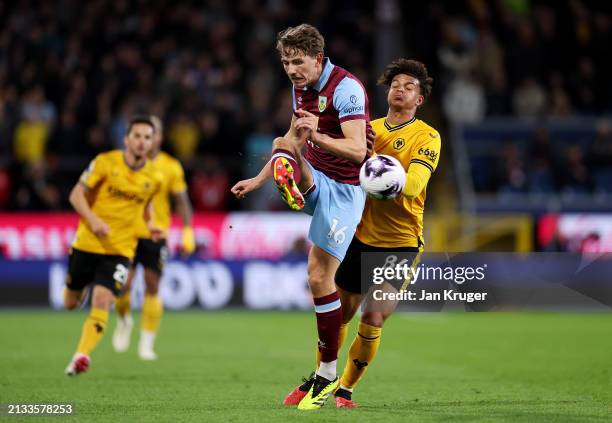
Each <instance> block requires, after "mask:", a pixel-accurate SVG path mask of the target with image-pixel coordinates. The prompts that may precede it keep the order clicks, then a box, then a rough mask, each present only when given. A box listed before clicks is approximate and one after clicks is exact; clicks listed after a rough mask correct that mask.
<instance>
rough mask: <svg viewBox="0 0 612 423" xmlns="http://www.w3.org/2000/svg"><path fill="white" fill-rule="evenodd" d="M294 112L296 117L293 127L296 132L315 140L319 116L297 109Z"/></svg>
mask: <svg viewBox="0 0 612 423" xmlns="http://www.w3.org/2000/svg"><path fill="white" fill-rule="evenodd" d="M295 114H296V115H297V116H298V118H297V119H296V120H295V129H296V131H297V133H298V134H300V135H305V136H306V137H308V138H310V140H311V141H312V142H316V141H317V128H318V127H319V118H318V117H317V116H315V115H313V114H312V113H310V112H309V111H306V110H303V109H297V110H296V111H295Z"/></svg>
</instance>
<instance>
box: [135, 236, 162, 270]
mask: <svg viewBox="0 0 612 423" xmlns="http://www.w3.org/2000/svg"><path fill="white" fill-rule="evenodd" d="M167 258H168V249H167V248H166V240H165V239H162V240H159V241H153V240H152V239H144V238H140V239H139V240H138V246H137V247H136V256H135V257H134V266H136V265H137V264H138V263H140V264H142V266H143V267H144V268H145V269H151V270H153V271H154V272H157V273H158V274H160V275H161V273H162V272H163V270H164V265H165V264H166V259H167Z"/></svg>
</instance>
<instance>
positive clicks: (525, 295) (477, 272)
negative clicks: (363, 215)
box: [0, 252, 612, 312]
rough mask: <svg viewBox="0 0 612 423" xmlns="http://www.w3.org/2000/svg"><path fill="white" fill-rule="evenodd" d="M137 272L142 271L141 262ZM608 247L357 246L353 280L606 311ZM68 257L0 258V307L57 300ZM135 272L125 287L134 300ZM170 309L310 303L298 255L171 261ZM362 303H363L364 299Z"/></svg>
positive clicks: (437, 301)
mask: <svg viewBox="0 0 612 423" xmlns="http://www.w3.org/2000/svg"><path fill="white" fill-rule="evenodd" d="M139 271H140V270H139ZM610 275H612V253H542V252H538V253H415V252H385V253H363V254H362V256H361V269H359V268H356V269H353V273H352V276H353V278H354V280H350V281H346V280H345V281H339V282H340V283H341V284H342V285H344V286H345V287H346V286H350V287H352V288H351V289H353V288H355V289H356V291H359V290H361V292H363V293H366V295H364V298H365V299H366V300H365V302H364V307H365V306H368V305H370V306H373V307H381V309H382V310H387V309H388V308H392V309H394V308H395V307H398V308H399V309H402V310H406V311H508V310H511V311H522V310H524V311H531V310H560V311H564V310H589V311H606V312H610V311H612V278H610ZM65 280H66V261H65V260H61V261H60V260H0V307H2V306H13V307H14V306H51V307H53V308H56V309H60V308H62V297H63V295H62V293H63V289H64V284H65ZM143 288H144V287H143V282H142V275H141V274H140V273H139V274H138V275H137V278H136V283H135V287H134V291H133V293H132V301H133V306H134V307H136V308H138V307H139V306H140V304H141V302H142V297H143ZM161 295H162V298H163V301H164V304H165V307H166V308H167V309H170V310H183V309H186V308H191V307H195V308H202V309H219V308H225V307H245V308H249V309H309V308H311V307H312V300H311V295H310V291H309V288H308V284H307V265H306V257H305V256H301V257H298V256H294V257H290V256H287V257H284V258H282V259H278V260H262V259H250V260H216V259H206V260H200V259H190V260H171V261H169V262H168V264H167V266H166V268H165V270H164V273H163V276H162V282H161ZM368 303H369V304H368Z"/></svg>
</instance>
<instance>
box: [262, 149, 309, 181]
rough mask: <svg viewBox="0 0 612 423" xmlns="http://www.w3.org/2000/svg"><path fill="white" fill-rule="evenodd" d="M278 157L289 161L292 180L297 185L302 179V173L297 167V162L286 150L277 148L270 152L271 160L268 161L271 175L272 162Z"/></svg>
mask: <svg viewBox="0 0 612 423" xmlns="http://www.w3.org/2000/svg"><path fill="white" fill-rule="evenodd" d="M278 157H284V158H285V159H287V160H288V161H289V164H290V165H291V167H292V168H293V180H294V181H295V183H296V184H299V183H300V180H301V179H302V173H301V171H300V166H298V163H297V160H295V157H294V156H293V154H292V153H291V152H290V151H288V150H283V149H282V148H277V149H276V150H274V151H272V158H271V159H270V166H272V174H273V175H274V161H275V160H276V159H277V158H278Z"/></svg>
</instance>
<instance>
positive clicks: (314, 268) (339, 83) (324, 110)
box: [232, 24, 369, 410]
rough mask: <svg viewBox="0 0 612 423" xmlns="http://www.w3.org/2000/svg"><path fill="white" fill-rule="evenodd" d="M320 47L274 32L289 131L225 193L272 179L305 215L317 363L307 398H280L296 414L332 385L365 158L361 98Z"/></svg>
mask: <svg viewBox="0 0 612 423" xmlns="http://www.w3.org/2000/svg"><path fill="white" fill-rule="evenodd" d="M324 46H325V41H324V39H323V36H322V35H321V34H320V33H319V31H318V30H317V29H316V28H314V27H312V26H310V25H306V24H303V25H299V26H297V27H292V28H291V27H290V28H287V29H286V30H284V31H282V32H281V33H279V34H278V38H277V50H278V52H279V54H280V56H281V62H282V64H283V67H284V69H285V72H286V73H287V76H288V77H289V79H290V80H291V82H293V111H294V115H293V117H292V119H291V125H290V128H289V131H288V132H287V134H286V135H285V136H284V137H281V138H276V139H275V140H274V143H273V146H272V148H273V151H272V158H271V160H270V162H269V164H267V165H266V166H264V168H263V169H262V171H261V172H260V173H259V175H257V176H256V177H255V178H251V179H248V180H245V181H240V182H238V183H237V184H236V185H235V186H234V187H232V192H233V193H234V194H235V195H236V196H237V197H238V198H243V197H244V196H245V195H246V194H247V193H248V192H250V191H253V190H254V189H257V188H259V187H261V186H262V185H263V184H264V183H265V182H266V181H267V180H268V179H269V178H270V177H273V179H274V182H275V183H276V187H277V188H278V190H279V192H280V193H281V196H282V198H283V199H284V200H285V201H286V202H287V204H288V205H289V206H290V207H291V208H292V209H294V210H304V211H305V212H306V213H308V214H309V215H311V216H312V221H311V224H310V230H309V234H308V237H309V239H310V240H311V241H312V242H313V244H314V245H313V247H312V248H311V250H310V253H309V255H308V285H309V286H310V290H311V293H312V295H313V297H314V304H315V313H316V319H317V331H318V335H319V343H318V348H319V350H320V352H321V361H320V363H319V364H318V366H317V369H316V372H315V377H314V378H313V379H312V381H311V383H310V385H309V386H308V390H307V392H303V393H302V392H301V391H300V392H291V393H290V394H289V396H288V397H287V398H286V399H285V404H287V405H298V408H299V409H303V410H309V409H317V408H320V407H321V406H322V405H323V404H324V402H325V401H326V400H327V398H328V397H329V396H331V394H332V392H333V391H334V390H335V389H336V387H337V386H338V378H337V376H336V362H337V357H338V339H339V331H340V325H341V323H342V310H341V304H340V297H339V295H338V291H337V290H336V286H335V284H334V275H335V273H336V270H337V269H338V266H339V265H340V262H341V261H342V260H343V259H344V256H345V254H346V250H347V248H348V245H349V243H350V240H351V238H352V237H353V234H354V232H355V228H356V227H357V224H358V223H359V219H360V217H361V212H362V210H363V205H364V202H365V194H364V192H363V190H361V188H360V187H359V169H360V166H361V163H362V162H363V161H364V159H365V157H366V152H367V147H366V128H367V127H369V112H368V98H367V95H366V92H365V89H364V88H363V85H362V84H361V82H359V80H357V78H355V77H354V76H353V75H351V74H350V73H349V72H348V71H346V70H344V69H342V68H340V67H338V66H334V65H333V64H332V63H331V61H330V60H329V58H327V57H324V55H323V50H324ZM302 150H304V152H302Z"/></svg>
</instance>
